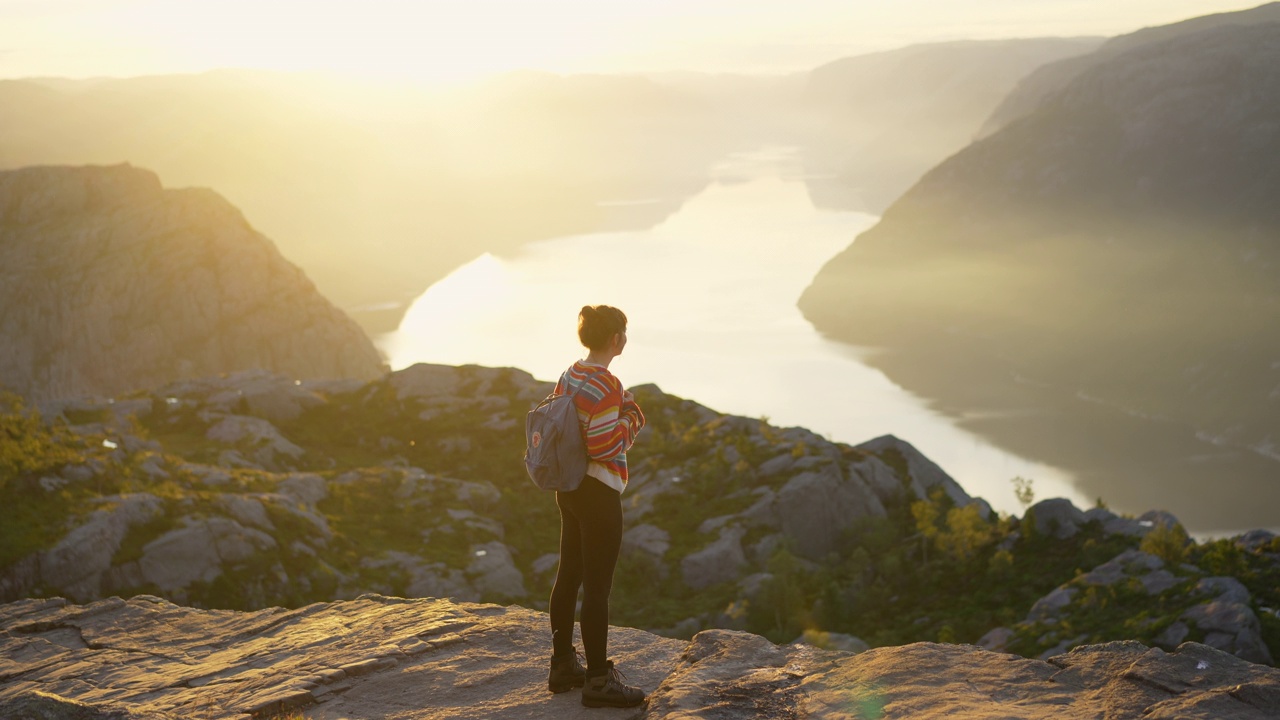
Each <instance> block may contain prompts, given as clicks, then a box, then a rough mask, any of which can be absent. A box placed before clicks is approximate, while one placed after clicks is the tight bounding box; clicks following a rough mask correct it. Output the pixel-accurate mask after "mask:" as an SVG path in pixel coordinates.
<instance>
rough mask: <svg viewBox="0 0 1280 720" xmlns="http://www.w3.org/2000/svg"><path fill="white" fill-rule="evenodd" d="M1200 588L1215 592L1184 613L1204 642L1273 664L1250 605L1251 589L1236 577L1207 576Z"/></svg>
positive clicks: (1201, 582)
mask: <svg viewBox="0 0 1280 720" xmlns="http://www.w3.org/2000/svg"><path fill="white" fill-rule="evenodd" d="M1197 590H1199V591H1201V592H1203V593H1206V594H1214V595H1216V597H1215V598H1214V599H1212V600H1210V601H1209V602H1206V603H1201V604H1199V605H1196V606H1194V607H1192V608H1190V609H1189V610H1187V611H1186V612H1184V613H1183V614H1182V617H1181V620H1184V621H1186V622H1188V623H1190V624H1191V625H1193V626H1195V627H1196V628H1197V629H1199V630H1200V631H1201V632H1202V633H1204V634H1205V635H1204V637H1205V640H1204V642H1205V644H1206V645H1209V646H1210V647H1214V648H1217V649H1219V650H1222V651H1223V652H1228V653H1231V654H1232V655H1235V656H1237V657H1240V658H1243V659H1245V660H1248V661H1250V662H1256V663H1262V664H1266V665H1270V664H1271V663H1272V662H1273V660H1274V659H1273V657H1272V655H1271V651H1270V650H1269V649H1268V648H1267V644H1266V642H1265V641H1263V639H1262V624H1261V623H1260V622H1259V620H1258V616H1257V615H1256V614H1254V612H1253V609H1252V608H1251V607H1250V598H1249V592H1248V590H1246V589H1245V588H1244V586H1243V585H1241V584H1240V582H1239V581H1238V580H1236V579H1235V578H1204V579H1202V580H1201V581H1200V584H1199V586H1197Z"/></svg>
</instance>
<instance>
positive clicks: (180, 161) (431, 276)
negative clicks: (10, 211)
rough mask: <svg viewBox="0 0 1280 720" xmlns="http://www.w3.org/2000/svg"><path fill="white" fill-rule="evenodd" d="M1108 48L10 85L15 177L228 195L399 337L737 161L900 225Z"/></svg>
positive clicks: (2, 135) (1075, 43) (674, 202)
mask: <svg viewBox="0 0 1280 720" xmlns="http://www.w3.org/2000/svg"><path fill="white" fill-rule="evenodd" d="M1097 42H1098V40H1089V39H1084V40H1061V39H1052V38H1050V39H1037V40H1018V41H1001V42H974V43H954V44H939V45H928V46H919V47H912V48H906V49H903V50H900V51H895V52H890V53H878V54H874V55H868V56H863V57H856V58H847V59H844V60H840V61H837V62H834V63H831V64H829V65H827V66H824V67H821V68H818V69H816V70H815V71H814V72H812V73H797V74H794V75H788V76H782V77H753V76H741V75H708V74H698V73H668V74H660V75H654V76H651V77H643V76H607V75H577V76H567V77H561V76H557V75H551V74H547V73H533V72H524V73H513V74H510V75H505V76H500V77H498V78H494V79H491V80H489V81H487V82H484V83H482V84H480V85H477V86H474V87H468V88H465V89H460V90H455V91H449V92H436V93H428V92H425V91H419V90H410V89H404V88H390V89H379V88H370V87H366V86H361V85H359V84H356V83H352V82H348V81H341V80H337V79H334V78H323V77H319V76H313V75H306V74H280V73H267V72H251V71H219V72H211V73H206V74H202V75H190V76H156V77H139V78H128V79H94V80H67V79H58V78H33V79H27V80H9V81H0V168H18V167H23V166H27V165H49V164H69V165H83V164H117V163H123V162H127V163H132V164H133V165H135V166H139V167H147V168H150V169H152V170H154V171H155V172H157V173H159V174H160V176H161V177H163V178H165V181H166V182H167V183H171V184H173V185H175V186H180V187H186V186H199V187H211V188H215V189H216V190H217V191H218V192H219V193H221V194H222V195H223V196H225V197H226V198H227V199H228V200H229V201H231V202H232V203H233V204H234V205H235V206H236V207H238V208H240V209H242V210H243V211H244V212H245V213H246V215H247V216H248V217H250V218H253V221H254V224H255V227H257V228H259V229H260V230H261V231H262V232H263V233H264V234H266V235H267V236H269V237H271V238H272V239H273V240H274V241H275V242H276V243H277V244H278V245H279V247H280V249H281V251H282V252H283V253H284V254H285V256H286V257H288V258H289V259H290V260H291V261H293V262H295V263H297V264H298V265H299V266H300V267H302V268H303V269H304V270H305V271H306V272H307V274H308V276H309V277H311V278H312V279H313V280H314V281H315V282H316V284H317V286H318V287H319V288H320V290H321V292H323V293H324V294H325V296H326V297H328V298H330V299H331V300H332V301H333V302H335V303H336V304H337V305H338V306H339V307H342V308H343V309H345V310H347V311H348V312H352V314H353V317H355V319H356V320H357V321H358V322H360V323H361V325H362V326H363V327H365V328H366V330H368V331H369V332H371V333H379V332H383V331H387V330H392V329H394V328H395V327H396V326H397V325H398V324H399V320H400V317H401V316H402V314H403V312H404V310H405V309H406V306H407V304H408V302H409V301H411V300H412V299H413V298H414V297H416V296H417V295H419V294H420V293H421V292H422V291H423V290H425V289H426V288H427V287H428V286H429V285H430V284H431V283H433V282H435V281H436V280H439V279H440V278H442V277H444V276H445V275H446V274H448V273H449V272H451V271H452V270H453V269H455V268H457V267H458V266H460V265H462V264H464V263H466V262H468V261H470V260H471V259H473V258H475V257H477V256H479V255H480V254H481V253H484V252H494V253H504V252H511V251H512V250H514V249H515V248H517V247H519V246H520V245H522V244H524V243H527V242H531V241H536V240H540V239H545V238H549V237H555V236H561V235H569V234H576V233H589V232H603V231H613V230H626V229H637V228H645V227H650V226H652V225H653V224H655V223H657V222H660V221H661V220H663V219H664V218H665V217H667V216H668V215H669V214H670V213H671V212H673V211H674V210H676V209H677V208H679V207H680V205H681V204H682V203H683V202H684V201H685V200H686V199H688V198H689V197H691V196H692V195H694V194H695V193H697V192H699V191H700V190H701V189H702V188H703V187H705V185H706V184H707V182H708V181H709V178H710V175H711V169H712V167H713V165H714V164H715V163H716V162H717V161H719V160H721V159H723V158H724V157H725V156H726V154H728V153H730V152H732V151H750V150H755V149H757V148H759V147H760V146H762V145H771V146H779V145H781V146H792V147H797V148H803V149H804V158H805V162H806V165H807V166H808V170H807V174H808V175H809V176H811V177H810V178H809V184H810V188H811V193H812V195H813V197H814V199H815V202H817V203H819V204H820V205H822V206H827V207H840V208H852V209H857V210H863V211H870V212H879V211H880V210H882V209H883V208H884V207H885V206H887V205H888V203H889V202H890V201H891V200H892V199H893V198H895V197H897V195H899V194H900V193H901V191H902V190H903V189H905V188H906V187H907V186H908V185H909V184H910V183H911V182H913V181H914V180H915V179H916V178H918V177H919V176H920V174H921V173H923V172H924V171H925V170H926V169H927V168H929V167H931V166H932V165H934V164H936V163H937V162H938V161H940V160H942V159H943V158H944V157H946V156H947V155H949V154H951V153H953V152H955V151H956V150H958V149H959V148H961V147H962V146H963V145H964V144H965V143H966V142H967V141H968V140H969V139H970V138H971V137H972V136H973V134H974V133H975V132H976V131H977V129H978V127H979V126H980V124H981V122H982V121H983V119H985V118H986V117H987V116H988V115H989V114H990V112H991V110H992V109H993V108H994V107H995V105H996V103H998V102H999V100H1000V98H1001V97H1003V96H1004V95H1005V93H1007V92H1008V90H1009V89H1010V88H1012V87H1013V84H1014V83H1015V82H1016V81H1017V80H1018V79H1019V78H1021V77H1022V76H1023V75H1025V74H1026V73H1028V72H1030V71H1031V70H1032V69H1034V68H1035V67H1037V66H1038V65H1040V64H1043V63H1045V62H1049V61H1052V60H1056V59H1058V58H1061V57H1065V56H1068V55H1072V54H1079V53H1084V52H1087V51H1088V50H1090V49H1092V48H1093V47H1094V46H1095V45H1096V44H1097ZM635 200H643V201H644V202H627V201H635ZM617 201H622V202H617Z"/></svg>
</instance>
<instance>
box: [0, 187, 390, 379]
mask: <svg viewBox="0 0 1280 720" xmlns="http://www.w3.org/2000/svg"><path fill="white" fill-rule="evenodd" d="M249 369H265V370H272V371H276V372H281V373H286V374H288V375H290V376H292V377H295V378H316V377H357V378H368V377H372V376H374V375H377V374H379V373H380V372H382V369H383V366H382V361H381V358H380V357H379V355H378V352H377V350H376V349H375V348H374V347H373V345H372V343H371V342H370V341H369V339H368V338H367V337H366V336H365V334H364V333H363V332H362V331H361V330H360V328H359V327H358V326H357V325H356V324H355V323H354V322H352V321H351V319H350V318H348V317H347V316H346V315H344V314H343V313H342V312H341V311H339V310H338V309H337V308H335V307H334V306H333V305H332V304H330V303H329V301H328V300H326V299H324V298H323V297H322V296H321V295H320V293H318V292H317V291H316V289H315V286H314V285H312V283H311V281H310V280H308V279H307V277H306V276H305V275H304V274H303V272H302V271H301V270H299V269H298V268H297V267H296V266H294V265H293V264H292V263H290V262H289V261H287V260H285V259H284V258H283V257H281V255H280V253H279V252H278V251H277V250H276V248H275V246H274V245H273V244H272V243H271V241H270V240H268V239H267V238H265V237H263V236H262V235H261V234H259V233H258V232H256V231H255V230H254V229H253V228H252V227H251V226H250V225H249V223H248V222H247V221H246V220H245V218H244V216H243V215H241V214H240V212H239V211H238V210H237V209H236V208H234V207H232V206H231V205H230V204H229V203H228V202H227V201H226V200H224V199H223V198H221V197H220V196H218V195H217V194H216V193H214V192H212V191H210V190H206V189H186V190H167V189H163V188H162V187H161V185H160V180H159V179H158V178H157V177H156V175H155V174H154V173H152V172H149V171H147V170H142V169H138V168H134V167H130V166H127V165H120V166H112V167H31V168H26V169H23V170H14V171H8V172H0V387H3V388H7V389H9V390H10V391H16V392H18V393H19V394H21V395H23V396H25V397H27V398H28V399H29V400H35V401H41V400H47V399H51V398H59V397H70V396H81V395H86V394H89V395H107V396H110V395H116V394H120V393H123V392H127V391H130V390H134V389H137V388H140V387H147V386H151V385H154V384H155V383H156V382H165V381H172V380H178V379H182V378H188V377H195V376H205V375H210V374H217V373H224V372H233V371H237V370H249Z"/></svg>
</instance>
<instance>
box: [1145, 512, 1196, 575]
mask: <svg viewBox="0 0 1280 720" xmlns="http://www.w3.org/2000/svg"><path fill="white" fill-rule="evenodd" d="M1190 544H1191V538H1190V536H1188V535H1187V531H1186V530H1185V529H1183V527H1182V525H1181V524H1180V523H1173V524H1172V525H1169V524H1167V523H1163V522H1162V523H1160V524H1159V525H1156V526H1155V527H1154V528H1151V531H1150V532H1148V533H1147V534H1146V536H1144V537H1143V538H1142V542H1141V543H1140V544H1139V545H1138V549H1139V550H1141V551H1142V552H1145V553H1150V554H1152V555H1155V556H1156V557H1158V558H1160V559H1161V560H1163V561H1164V562H1165V564H1166V565H1180V564H1182V562H1183V561H1185V560H1186V559H1187V546H1188V545H1190Z"/></svg>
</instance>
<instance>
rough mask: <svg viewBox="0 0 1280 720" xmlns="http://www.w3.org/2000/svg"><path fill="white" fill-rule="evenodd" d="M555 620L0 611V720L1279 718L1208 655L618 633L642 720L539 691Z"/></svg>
mask: <svg viewBox="0 0 1280 720" xmlns="http://www.w3.org/2000/svg"><path fill="white" fill-rule="evenodd" d="M548 645H549V631H548V624H547V617H546V615H545V614H544V613H539V612H535V611H532V610H526V609H524V608H520V607H516V606H511V607H500V606H496V605H480V604H467V603H454V602H451V601H448V600H437V599H418V600H403V599H399V598H389V597H383V596H380V595H365V596H362V597H360V598H358V599H356V600H351V601H343V602H333V603H317V604H315V605H309V606H307V607H303V608H299V609H296V610H284V609H280V608H271V609H266V610H259V611H255V612H236V611H228V610H200V609H195V608H188V607H181V606H178V605H174V604H172V603H169V602H167V601H164V600H161V599H159V598H155V597H151V596H139V597H135V598H132V599H130V600H127V601H126V600H121V599H119V598H110V599H107V600H102V601H99V602H95V603H92V604H88V605H72V604H68V603H67V602H66V601H65V600H62V599H60V598H54V599H45V600H22V601H19V602H14V603H10V604H7V605H3V606H0V717H3V718H6V719H7V720H27V719H31V720H35V719H37V718H38V719H39V720H57V719H67V720H72V719H74V720H117V719H118V720H131V719H133V718H160V719H163V718H187V719H191V720H205V719H208V720H215V719H220V718H235V719H236V720H249V718H269V717H273V716H275V715H279V714H281V713H284V712H292V713H296V714H297V715H301V716H304V717H307V718H318V719H325V720H338V719H339V718H349V719H351V720H356V719H360V718H369V719H372V718H387V719H394V718H402V719H410V718H412V719H427V718H553V717H554V718H575V717H581V718H592V717H594V718H598V717H616V718H665V719H668V720H677V719H681V720H692V719H694V718H706V719H708V720H711V719H713V718H714V719H717V720H719V719H724V718H836V719H840V720H855V719H857V720H863V719H873V718H1001V719H1009V718H1063V717H1080V718H1104V717H1105V718H1108V719H1121V718H1144V719H1147V720H1161V719H1165V718H1168V719H1172V718H1250V719H1254V718H1256V719H1258V720H1261V719H1262V718H1276V717H1280V669H1276V668H1272V667H1268V666H1265V665H1257V664H1253V663H1249V662H1246V661H1244V660H1241V659H1239V658H1236V657H1234V656H1232V655H1229V654H1227V653H1224V652H1221V651H1219V650H1215V649H1213V648H1210V647H1208V646H1205V645H1199V644H1196V643H1186V644H1183V645H1182V646H1181V647H1179V648H1178V649H1177V651H1176V652H1173V653H1165V652H1164V651H1162V650H1159V649H1155V648H1147V647H1146V646H1144V645H1141V644H1139V643H1134V642H1119V643H1108V644H1105V645H1093V646H1087V647H1082V648H1077V649H1076V650H1074V651H1072V652H1070V653H1067V654H1065V655H1060V656H1057V657H1054V658H1051V659H1050V660H1049V661H1041V660H1029V659H1026V658H1022V657H1017V656H1014V655H1007V654H1002V653H996V652H991V651H987V650H983V649H981V648H978V647H975V646H972V645H940V644H934V643H917V644H913V645H906V646H901V647H887V648H877V649H874V650H869V651H867V652H863V653H860V654H857V655H854V654H851V653H845V652H835V651H826V650H819V649H817V648H814V647H811V646H806V645H788V646H777V645H773V644H772V643H770V642H768V641H767V640H765V639H764V638H761V637H759V636H756V635H751V634H748V633H742V632H734V631H729V630H708V631H705V632H702V633H699V634H698V635H697V636H695V637H694V638H693V640H692V641H689V642H685V641H681V640H672V639H669V638H662V637H658V636H656V635H652V634H649V633H646V632H643V631H640V630H634V629H630V628H614V629H613V630H612V631H611V634H610V654H611V656H612V657H614V658H615V659H616V660H617V662H618V664H619V667H621V668H623V669H624V670H625V672H626V673H627V677H628V680H629V682H631V683H633V684H638V685H640V686H641V687H644V688H645V689H646V690H648V691H650V694H651V696H650V699H649V701H648V702H647V703H646V705H644V706H641V707H640V708H636V709H630V710H608V709H606V710H592V709H587V708H584V707H582V706H581V704H580V702H579V696H578V693H577V692H576V691H575V692H567V693H562V694H558V695H553V694H551V693H548V692H547V690H546V670H547V653H548Z"/></svg>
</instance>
